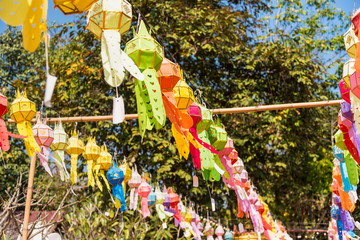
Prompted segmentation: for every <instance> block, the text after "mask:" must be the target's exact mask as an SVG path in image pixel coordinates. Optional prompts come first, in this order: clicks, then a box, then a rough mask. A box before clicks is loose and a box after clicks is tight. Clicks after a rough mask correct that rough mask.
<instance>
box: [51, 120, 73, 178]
mask: <svg viewBox="0 0 360 240" xmlns="http://www.w3.org/2000/svg"><path fill="white" fill-rule="evenodd" d="M68 142H69V136H68V135H67V134H66V132H65V131H64V128H63V126H62V124H61V122H59V124H56V123H55V128H54V140H53V141H52V143H51V145H50V148H51V150H52V152H53V156H54V161H55V164H56V166H57V167H58V169H59V173H60V178H61V180H62V181H65V180H67V179H69V178H70V176H69V173H68V171H67V170H66V165H65V149H66V147H67V146H68Z"/></svg>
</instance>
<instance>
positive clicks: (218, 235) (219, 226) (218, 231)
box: [215, 223, 225, 240]
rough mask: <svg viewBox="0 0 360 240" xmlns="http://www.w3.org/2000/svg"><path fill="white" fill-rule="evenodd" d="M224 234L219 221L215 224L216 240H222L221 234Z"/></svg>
mask: <svg viewBox="0 0 360 240" xmlns="http://www.w3.org/2000/svg"><path fill="white" fill-rule="evenodd" d="M224 234H225V231H224V228H223V227H222V226H221V224H220V223H219V224H218V225H217V228H216V229H215V235H216V236H217V238H216V239H217V240H222V239H223V236H224Z"/></svg>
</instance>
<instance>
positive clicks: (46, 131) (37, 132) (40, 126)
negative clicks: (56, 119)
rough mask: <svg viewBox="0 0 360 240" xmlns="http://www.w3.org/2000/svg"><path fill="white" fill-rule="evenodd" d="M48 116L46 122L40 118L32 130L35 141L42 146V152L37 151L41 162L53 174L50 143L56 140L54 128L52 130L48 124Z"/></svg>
mask: <svg viewBox="0 0 360 240" xmlns="http://www.w3.org/2000/svg"><path fill="white" fill-rule="evenodd" d="M46 122H47V118H45V120H44V123H42V122H41V120H40V119H39V118H38V119H37V122H36V124H35V126H34V127H33V128H32V132H33V135H34V138H35V141H36V142H37V144H38V145H39V146H40V150H41V151H40V152H36V154H37V155H38V157H39V159H40V162H41V164H42V165H43V167H44V168H45V170H46V171H47V172H48V173H49V174H50V176H52V173H51V170H50V168H49V164H48V161H49V156H50V149H49V147H50V145H51V143H52V142H53V140H54V130H52V129H51V128H50V127H49V126H48V125H46Z"/></svg>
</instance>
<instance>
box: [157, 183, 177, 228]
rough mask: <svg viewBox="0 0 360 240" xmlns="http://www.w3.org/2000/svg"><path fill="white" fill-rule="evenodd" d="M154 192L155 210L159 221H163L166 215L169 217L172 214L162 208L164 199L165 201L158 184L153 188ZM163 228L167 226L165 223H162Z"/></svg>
mask: <svg viewBox="0 0 360 240" xmlns="http://www.w3.org/2000/svg"><path fill="white" fill-rule="evenodd" d="M155 194H156V205H155V208H156V212H157V214H158V216H159V218H160V221H161V222H163V221H164V220H165V218H166V217H171V216H173V213H170V212H168V211H165V208H164V205H163V203H164V201H165V195H164V193H163V192H162V191H161V190H160V188H159V186H157V187H156V189H155ZM163 228H164V229H165V228H167V226H166V223H163Z"/></svg>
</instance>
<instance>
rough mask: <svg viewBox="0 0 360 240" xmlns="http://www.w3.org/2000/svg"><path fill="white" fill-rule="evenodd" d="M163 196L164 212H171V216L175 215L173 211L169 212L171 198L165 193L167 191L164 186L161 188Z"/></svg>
mask: <svg viewBox="0 0 360 240" xmlns="http://www.w3.org/2000/svg"><path fill="white" fill-rule="evenodd" d="M163 194H164V203H163V205H164V207H165V210H166V211H168V212H171V213H172V214H175V212H174V211H172V210H170V205H171V197H170V195H169V194H168V193H167V190H166V187H165V186H164V188H163Z"/></svg>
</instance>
